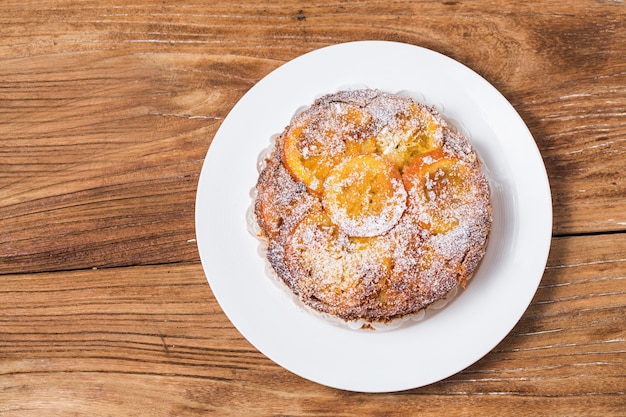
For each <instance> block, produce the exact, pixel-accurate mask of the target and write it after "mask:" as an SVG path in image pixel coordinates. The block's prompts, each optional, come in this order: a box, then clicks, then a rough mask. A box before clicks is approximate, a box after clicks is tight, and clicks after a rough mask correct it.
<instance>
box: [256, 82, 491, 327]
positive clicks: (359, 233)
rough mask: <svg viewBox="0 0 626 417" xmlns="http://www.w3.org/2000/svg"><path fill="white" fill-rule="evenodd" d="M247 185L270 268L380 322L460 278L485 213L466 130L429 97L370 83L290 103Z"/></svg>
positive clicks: (326, 302)
mask: <svg viewBox="0 0 626 417" xmlns="http://www.w3.org/2000/svg"><path fill="white" fill-rule="evenodd" d="M256 191H257V193H256V199H255V206H254V209H255V214H256V218H257V222H258V224H259V226H260V229H261V236H262V238H263V239H266V240H267V243H268V251H267V258H268V260H269V262H270V264H271V265H272V267H273V269H274V270H275V272H276V274H277V275H278V276H279V277H280V278H281V279H282V281H283V282H285V284H287V286H288V287H289V288H290V289H291V291H292V292H293V293H294V294H296V295H297V296H298V297H299V298H300V299H301V300H302V302H304V303H305V304H306V305H308V306H309V307H312V308H314V309H315V310H318V311H321V312H324V313H328V314H331V315H333V316H337V317H339V318H341V319H344V320H356V319H365V320H367V321H371V322H387V321H390V320H393V319H395V318H399V317H403V316H406V315H409V314H412V313H415V312H417V311H419V310H421V309H423V308H425V307H427V306H428V305H430V304H431V303H433V302H435V301H437V300H439V299H441V298H442V297H444V296H445V295H446V294H447V293H448V292H449V291H450V290H451V289H453V288H454V287H456V286H457V285H458V284H461V285H462V286H465V284H466V282H467V281H468V280H469V279H470V278H471V276H472V274H473V273H474V271H475V269H476V267H477V265H478V263H479V262H480V260H481V259H482V257H483V255H484V251H485V246H486V241H487V237H488V234H489V229H490V225H491V205H490V202H489V185H488V181H487V178H486V176H485V175H484V173H483V172H482V171H481V169H480V161H479V159H478V158H477V156H476V153H475V152H474V150H473V149H472V147H471V145H470V143H469V140H468V139H467V138H466V137H465V136H463V135H461V134H459V133H457V132H454V131H453V130H451V128H450V127H449V126H448V125H447V123H446V122H445V121H444V120H443V119H442V117H441V116H440V115H439V114H438V113H437V112H436V111H435V110H434V109H433V108H429V107H426V106H424V105H421V104H418V103H415V102H414V101H413V100H411V99H410V98H407V97H402V96H398V95H393V94H389V93H385V92H381V91H378V90H369V89H366V90H355V91H341V92H338V93H335V94H329V95H326V96H324V97H322V98H320V99H318V100H316V101H315V102H314V103H313V105H312V106H311V107H309V108H308V109H306V110H304V111H303V112H301V113H300V114H298V115H296V116H295V117H294V119H293V120H292V122H291V123H290V125H289V126H287V127H286V129H285V130H284V132H283V133H282V134H281V135H280V136H279V137H278V138H277V139H276V144H275V146H274V149H273V151H272V153H271V154H270V156H269V157H268V158H267V161H266V163H265V166H264V168H263V170H262V171H261V173H260V175H259V179H258V182H257V186H256Z"/></svg>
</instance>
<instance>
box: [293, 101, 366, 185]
mask: <svg viewBox="0 0 626 417" xmlns="http://www.w3.org/2000/svg"><path fill="white" fill-rule="evenodd" d="M338 107H340V109H339V110H337V109H335V110H333V111H331V112H330V114H329V115H327V117H326V118H325V119H324V120H323V121H320V120H316V119H315V117H314V116H315V115H310V116H309V115H307V114H304V115H303V116H302V117H301V120H300V123H298V124H295V126H293V127H291V128H290V129H289V130H288V131H287V132H286V133H285V140H284V142H283V149H282V151H283V162H284V164H285V166H286V167H287V169H288V170H289V172H290V173H291V175H292V176H293V177H294V178H295V179H296V180H298V181H300V182H302V183H303V184H304V185H305V186H306V187H307V188H308V189H309V190H310V191H312V192H313V193H314V194H316V195H320V194H321V193H322V188H323V184H324V180H325V179H326V177H327V176H328V174H329V172H330V170H331V169H332V168H334V166H335V165H337V164H338V163H339V162H341V161H342V160H343V159H344V158H346V157H350V156H353V155H361V154H366V153H370V152H373V151H374V150H375V149H376V141H375V139H374V136H373V135H371V134H369V130H371V127H370V125H371V123H370V122H371V116H370V115H369V114H367V113H365V112H363V111H362V110H361V109H359V108H355V107H347V108H344V107H346V106H339V105H338ZM329 111H330V110H329Z"/></svg>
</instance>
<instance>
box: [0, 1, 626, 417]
mask: <svg viewBox="0 0 626 417" xmlns="http://www.w3.org/2000/svg"><path fill="white" fill-rule="evenodd" d="M625 16H626V7H624V4H623V2H622V1H617V0H616V1H613V0H606V1H591V0H574V1H571V2H549V1H546V0H540V1H535V2H526V3H520V2H512V1H510V2H509V1H501V0H477V1H471V2H470V1H441V2H431V1H421V0H420V1H412V2H407V1H386V2H374V1H365V0H357V1H353V2H338V1H330V0H324V1H318V0H316V1H312V2H306V3H305V2H296V1H280V2H267V1H262V0H257V1H246V2H243V3H242V2H235V1H232V0H219V1H215V2H206V1H201V0H185V1H184V2H161V1H152V0H131V1H119V0H104V1H95V0H83V1H80V0H59V1H55V2H43V1H34V0H21V1H15V0H6V1H3V2H1V3H0V35H1V36H0V144H1V145H2V146H0V415H2V416H4V415H7V416H32V415H42V416H44V415H45V416H48V415H116V416H118V415H139V416H174V415H175V416H194V415H216V416H224V415H237V416H238V415H268V416H269V415H273V416H313V415H315V416H317V415H332V416H355V415H372V416H383V415H385V416H386V415H417V414H419V415H425V416H434V415H437V416H439V415H442V414H444V415H516V416H518V415H529V416H530V415H532V416H619V415H624V410H626V389H625V388H626V365H625V364H626V334H625V331H624V323H625V322H626V313H625V312H626V308H625V307H626V243H625V242H626V239H624V234H625V233H626V174H625V172H626V170H625V168H626V165H625V163H624V161H625V160H626V117H625V116H626V60H625V59H624V57H625V56H626V31H624V21H625ZM364 39H382V40H390V41H400V42H406V43H410V44H414V45H419V46H423V47H426V48H429V49H432V50H434V51H438V52H441V53H443V54H446V55H448V56H450V57H452V58H454V59H456V60H458V61H460V62H461V63H463V64H465V65H467V66H468V67H469V68H471V69H473V70H474V71H476V72H477V73H478V74H480V75H481V76H483V77H484V78H485V79H487V81H489V82H490V83H492V84H493V85H494V86H495V87H496V88H497V89H498V90H499V91H501V92H502V94H503V95H504V96H505V97H506V98H507V99H508V100H509V101H510V102H511V103H512V105H513V106H514V107H515V109H516V110H517V111H518V113H519V114H520V116H521V118H522V119H523V120H524V122H525V123H526V124H527V126H528V128H529V130H530V132H531V133H532V135H533V137H534V139H535V141H536V143H537V146H538V148H539V151H540V153H541V156H542V158H543V161H544V163H545V165H546V170H547V174H548V178H549V181H550V185H551V189H552V199H553V210H554V217H553V220H554V221H553V235H554V238H553V241H552V248H551V253H550V258H549V262H548V266H547V268H546V270H545V274H544V276H543V279H542V282H541V285H540V287H539V289H538V291H537V293H536V295H535V298H534V299H533V301H532V303H531V305H530V306H529V308H528V310H527V311H526V313H525V314H524V316H523V317H522V319H521V320H520V321H519V323H518V324H517V325H516V326H515V328H514V329H513V331H512V332H511V333H510V334H509V335H508V336H507V337H506V338H505V339H504V340H503V341H502V342H501V343H500V344H499V345H498V346H497V347H496V348H495V349H494V350H493V351H492V352H490V353H489V354H488V355H487V356H485V357H484V358H483V359H481V360H480V361H478V362H477V363H476V364H474V365H473V366H471V367H469V368H468V369H466V370H464V371H462V372H460V373H458V374H456V375H454V376H452V377H450V378H448V379H446V380H444V381H441V382H439V383H436V384H433V385H430V386H427V387H422V388H419V389H415V390H410V391H405V392H400V393H393V394H379V395H369V394H359V393H351V392H344V391H339V390H334V389H330V388H327V387H323V386H320V385H317V384H314V383H312V382H309V381H306V380H303V379H301V378H300V377H297V376H295V375H293V374H291V373H289V372H288V371H286V370H284V369H282V368H280V367H279V366H277V365H275V364H274V363H273V362H271V361H270V360H269V359H267V358H266V357H265V356H263V355H262V354H261V353H259V352H258V351H257V350H256V349H254V347H252V346H251V345H250V344H249V343H248V342H247V341H246V340H245V339H244V338H243V337H242V336H241V335H240V334H239V333H238V332H237V330H236V329H234V328H233V327H232V325H231V324H230V322H229V321H228V319H227V318H226V316H225V315H224V314H223V312H222V310H221V309H220V307H219V305H218V304H217V302H216V301H215V298H214V296H213V294H212V293H211V290H210V288H209V286H208V285H207V283H206V280H205V278H204V274H203V272H202V268H201V267H200V264H199V262H198V261H199V258H198V252H197V249H196V242H195V228H194V200H195V192H196V187H197V181H198V175H199V173H200V170H201V167H202V164H203V162H204V157H205V155H206V152H207V150H208V149H209V147H210V145H211V140H212V138H213V136H214V135H215V133H216V131H217V129H218V128H219V126H220V125H221V123H222V121H223V120H224V118H225V117H226V116H227V114H228V112H229V111H230V109H232V107H233V106H234V105H235V103H236V102H237V101H238V100H239V99H240V98H241V97H242V96H243V95H244V94H245V93H246V92H247V91H248V90H249V89H250V88H251V87H252V86H253V85H254V84H255V83H256V82H258V81H259V80H260V79H261V78H263V77H264V76H265V75H267V74H268V73H270V72H271V71H272V70H274V69H276V68H277V67H279V66H280V65H282V64H283V63H285V62H287V61H289V60H290V59H293V58H295V57H297V56H299V55H301V54H303V53H306V52H309V51H312V50H314V49H317V48H320V47H324V46H327V45H332V44H335V43H339V42H346V41H354V40H364ZM372 59H376V57H372ZM303 104H304V103H303ZM234 169H236V167H235V168H234ZM227 174H228V173H225V175H227ZM460 348H462V347H460Z"/></svg>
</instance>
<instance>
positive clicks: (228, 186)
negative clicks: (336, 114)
mask: <svg viewBox="0 0 626 417" xmlns="http://www.w3.org/2000/svg"><path fill="white" fill-rule="evenodd" d="M346 86H367V87H370V88H378V89H381V90H385V91H389V92H400V91H409V92H414V93H417V94H418V95H421V96H422V97H424V98H425V99H426V101H427V102H429V104H434V105H437V106H438V107H439V108H440V111H442V112H443V114H444V115H445V116H446V117H449V118H451V119H454V120H457V121H460V122H461V123H462V125H463V126H464V127H465V129H466V130H467V131H468V132H469V134H470V135H471V140H472V143H473V145H474V147H475V148H476V150H477V151H478V153H479V155H480V156H481V158H482V159H483V161H484V162H485V165H486V167H487V170H488V175H489V176H490V180H491V187H492V204H493V218H494V222H493V226H492V231H491V235H490V240H489V244H488V247H487V253H486V255H485V258H484V259H483V261H482V263H481V265H480V267H479V269H478V270H477V272H476V274H475V276H474V278H473V279H472V281H471V282H470V284H469V285H468V287H467V289H466V290H464V291H462V292H461V293H460V294H459V295H458V296H457V298H456V299H455V300H454V302H452V303H450V304H449V305H448V306H447V307H445V308H444V309H442V310H440V311H439V312H438V313H437V314H434V315H432V316H431V317H429V318H427V319H426V320H424V321H421V322H417V323H415V324H413V325H411V326H404V327H401V328H399V329H396V330H389V331H354V330H350V329H348V328H344V327H341V326H337V325H333V324H331V323H329V322H327V321H325V320H322V319H320V318H318V317H315V316H313V315H311V314H308V313H306V312H304V311H303V310H301V309H299V308H298V307H297V306H296V305H295V304H294V303H293V302H292V300H291V299H290V298H289V297H286V296H285V294H284V292H282V291H280V289H278V288H277V287H276V286H275V285H274V283H272V282H270V280H269V279H268V277H267V276H266V275H265V273H264V269H265V260H264V259H262V258H261V256H259V254H258V251H257V249H258V241H257V239H255V237H254V236H252V235H251V234H250V233H248V230H247V226H246V211H247V209H248V208H249V207H250V205H251V197H250V190H251V189H252V188H253V187H254V185H255V183H256V180H257V177H258V171H257V158H258V156H259V154H260V153H261V151H262V150H263V149H264V148H266V147H267V146H268V145H269V143H270V138H271V137H272V136H273V135H275V134H278V133H280V132H281V131H282V130H283V128H284V127H285V126H286V125H287V124H288V123H289V121H290V119H291V117H292V116H293V115H294V112H295V111H296V110H297V109H298V108H300V107H302V106H306V105H309V104H311V103H312V102H313V100H314V99H315V98H317V97H319V96H321V95H323V94H326V93H332V92H335V91H337V90H340V89H343V88H345V87H346ZM551 229H552V205H551V198H550V188H549V184H548V180H547V175H546V171H545V167H544V165H543V162H542V159H541V156H540V154H539V152H538V149H537V147H536V145H535V142H534V140H533V138H532V136H531V134H530V133H529V131H528V129H527V127H526V125H525V124H524V122H523V121H522V120H521V118H520V117H519V115H518V114H517V113H516V111H515V110H514V109H513V107H512V106H511V105H510V104H509V103H508V102H507V100H506V99H505V98H504V97H503V96H502V95H501V94H500V93H499V92H498V91H497V90H496V89H495V88H494V87H493V86H491V85H490V84H489V83H488V82H487V81H485V80H484V79H483V78H481V77H480V76H479V75H477V74H476V73H474V72H473V71H472V70H470V69H468V68H467V67H465V66H463V65H462V64H460V63H458V62H456V61H454V60H452V59H450V58H448V57H446V56H443V55H441V54H439V53H436V52H433V51H430V50H427V49H424V48H420V47H417V46H412V45H406V44H401V43H394V42H383V41H363V42H351V43H344V44H339V45H335V46H330V47H327V48H323V49H319V50H316V51H313V52H310V53H308V54H305V55H303V56H300V57H298V58H296V59H294V60H293V61H290V62H288V63H287V64H285V65H283V66H281V67H280V68H278V69H276V70H275V71H273V72H272V73H271V74H269V75H268V76H266V77H265V78H263V79H262V80H261V81H259V82H258V83H257V84H256V85H255V86H254V87H253V88H251V89H250V91H248V93H246V94H245V95H244V96H243V97H242V99H241V100H240V101H239V102H238V103H237V105H236V106H235V107H234V108H233V109H232V111H231V112H230V114H229V115H228V117H227V118H226V119H225V120H224V122H223V123H222V125H221V127H220V129H219V131H218V132H217V134H216V135H215V138H214V139H213V142H212V143H211V146H210V149H209V152H208V154H207V157H206V160H205V161H204V166H203V167H202V172H201V175H200V180H199V183H198V193H197V200H196V234H197V242H198V248H199V251H200V258H201V261H202V265H203V268H204V271H205V273H206V276H207V278H208V281H209V284H210V286H211V289H212V290H213V293H214V294H215V297H216V299H217V301H218V302H219V304H220V306H221V307H222V308H223V310H224V312H225V313H226V315H227V316H228V318H229V319H230V320H231V321H232V323H233V324H234V325H235V327H236V328H237V329H238V330H239V331H240V332H241V334H242V335H243V336H244V337H245V338H246V339H248V341H249V342H250V343H252V344H253V345H254V346H255V347H256V348H257V349H258V350H259V351H260V352H262V353H263V354H265V355H266V356H267V357H269V358H270V359H271V360H273V361H274V362H276V363H278V364H279V365H281V366H283V367H284V368H286V369H288V370H289V371H291V372H293V373H295V374H297V375H300V376H302V377H304V378H307V379H309V380H312V381H315V382H318V383H320V384H324V385H327V386H331V387H335V388H340V389H345V390H352V391H362V392H390V391H399V390H405V389H410V388H416V387H420V386H423V385H427V384H430V383H433V382H436V381H439V380H441V379H444V378H446V377H448V376H450V375H453V374H455V373H457V372H459V371H461V370H463V369H465V368H466V367H468V366H469V365H471V364H473V363H474V362H475V361H477V360H478V359H480V358H481V357H482V356H484V355H485V354H487V353H488V352H489V351H490V350H491V349H493V348H494V347H495V346H496V345H497V344H498V343H499V342H500V341H501V340H502V339H503V338H504V337H505V336H506V335H507V334H508V333H509V332H510V331H511V329H512V328H513V326H514V325H515V324H516V323H517V321H518V320H519V319H520V317H521V316H522V314H523V313H524V311H525V310H526V308H527V307H528V304H529V303H530V301H531V299H532V297H533V295H534V293H535V291H536V289H537V286H538V284H539V281H540V279H541V277H542V275H543V270H544V268H545V264H546V260H547V256H548V251H549V248H550V239H551Z"/></svg>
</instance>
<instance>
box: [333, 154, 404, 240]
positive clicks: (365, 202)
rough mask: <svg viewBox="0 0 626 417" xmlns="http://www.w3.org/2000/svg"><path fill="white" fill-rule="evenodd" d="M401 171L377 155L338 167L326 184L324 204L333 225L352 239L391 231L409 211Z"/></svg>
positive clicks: (362, 156)
mask: <svg viewBox="0 0 626 417" xmlns="http://www.w3.org/2000/svg"><path fill="white" fill-rule="evenodd" d="M406 197H407V194H406V191H405V189H404V186H403V184H402V177H401V175H400V171H398V169H397V168H396V167H395V166H394V165H393V164H392V163H391V162H389V161H387V160H385V159H384V158H382V157H380V156H378V155H375V154H367V155H359V156H355V157H352V158H351V159H347V160H345V161H344V162H342V163H340V164H339V165H337V166H336V167H335V168H333V170H332V171H331V172H330V173H329V175H328V178H326V181H325V183H324V194H323V197H322V203H323V205H324V209H325V210H326V212H327V213H328V214H329V216H330V218H331V219H332V221H333V222H334V223H335V224H337V225H338V226H339V227H340V228H341V229H342V230H343V231H344V232H345V233H347V234H348V235H350V236H362V237H369V236H376V235H379V234H382V233H385V232H386V231H388V230H389V229H391V228H392V227H393V226H394V225H395V224H396V223H397V222H398V220H400V217H402V214H403V213H404V210H405V209H406Z"/></svg>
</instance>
